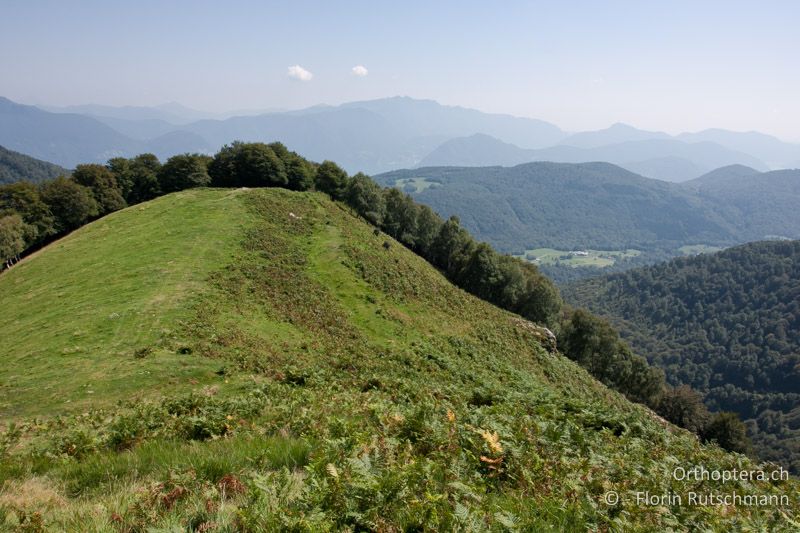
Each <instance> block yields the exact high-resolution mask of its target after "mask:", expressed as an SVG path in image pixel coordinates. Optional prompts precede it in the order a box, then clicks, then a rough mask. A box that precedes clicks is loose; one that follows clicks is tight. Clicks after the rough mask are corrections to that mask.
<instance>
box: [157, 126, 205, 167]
mask: <svg viewBox="0 0 800 533" xmlns="http://www.w3.org/2000/svg"><path fill="white" fill-rule="evenodd" d="M218 149H219V146H218V145H217V146H212V145H211V144H210V143H209V142H208V141H206V140H205V138H203V137H201V136H200V135H197V134H196V133H192V132H190V131H184V130H176V131H170V132H168V133H165V134H163V135H161V136H159V137H156V138H155V139H151V140H149V141H147V142H146V143H145V147H144V150H145V151H147V152H150V153H153V154H155V155H156V156H158V158H159V159H161V160H162V161H166V160H167V159H168V158H170V157H171V156H173V155H175V154H182V153H186V152H191V153H201V154H213V153H214V152H216V151H217V150H218Z"/></svg>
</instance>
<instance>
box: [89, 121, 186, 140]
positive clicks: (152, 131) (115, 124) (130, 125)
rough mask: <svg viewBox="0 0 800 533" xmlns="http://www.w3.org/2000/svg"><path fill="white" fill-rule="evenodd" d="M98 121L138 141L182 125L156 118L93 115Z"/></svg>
mask: <svg viewBox="0 0 800 533" xmlns="http://www.w3.org/2000/svg"><path fill="white" fill-rule="evenodd" d="M92 118H94V119H95V120H97V121H98V122H102V123H103V124H105V125H106V126H110V127H112V128H114V129H115V130H117V131H118V132H120V133H121V134H123V135H126V136H128V137H130V138H132V139H137V140H140V141H148V140H150V139H155V138H156V137H160V136H162V135H166V134H167V133H170V132H173V131H178V130H179V129H180V128H182V127H183V126H181V125H178V124H173V123H171V122H167V121H165V120H162V119H158V118H146V119H142V120H129V119H124V118H111V117H101V116H93V117H92Z"/></svg>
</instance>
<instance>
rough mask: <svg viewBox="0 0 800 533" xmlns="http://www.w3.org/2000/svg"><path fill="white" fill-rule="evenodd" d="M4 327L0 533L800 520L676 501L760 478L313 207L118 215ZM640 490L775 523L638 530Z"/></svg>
mask: <svg viewBox="0 0 800 533" xmlns="http://www.w3.org/2000/svg"><path fill="white" fill-rule="evenodd" d="M0 303H2V305H3V308H4V309H6V310H9V309H10V310H13V311H11V312H7V313H4V314H3V315H2V316H0V334H1V335H2V338H3V339H4V343H3V350H4V352H3V353H2V355H0V359H2V363H3V364H2V365H0V379H1V380H2V386H3V393H4V394H3V397H4V398H13V399H14V401H13V402H10V401H9V402H6V403H4V405H3V406H2V407H0V409H1V411H0V412H1V413H2V419H3V420H8V421H14V423H13V424H10V425H9V426H7V427H6V431H5V433H4V434H3V435H2V437H1V438H0V457H2V462H0V481H2V482H3V489H2V492H0V523H3V524H6V525H9V524H12V525H13V524H16V523H20V522H22V523H23V524H25V525H27V526H30V525H31V524H34V525H35V524H43V525H44V527H46V528H51V529H53V530H71V531H72V530H74V531H107V530H115V529H116V530H122V531H130V530H143V529H146V528H148V527H153V526H158V527H161V528H172V529H174V528H184V529H185V528H192V529H199V528H203V529H202V530H208V529H210V528H212V527H231V528H233V527H235V528H236V529H239V530H287V529H293V530H312V531H318V530H341V529H350V530H380V531H394V530H437V531H444V530H456V529H462V530H485V529H491V530H519V531H531V530H538V531H541V530H549V529H554V530H561V531H563V530H585V529H587V528H589V529H608V528H621V529H630V528H633V527H638V528H642V529H664V528H666V527H674V528H677V529H684V528H688V527H689V526H690V525H693V524H694V525H699V526H701V527H702V526H705V527H708V528H717V529H730V528H734V527H749V528H751V529H764V528H766V527H778V528H784V529H789V528H791V527H792V525H791V524H792V523H793V522H790V520H793V518H791V517H793V516H796V513H797V502H796V501H795V500H794V499H790V498H789V495H792V498H793V497H794V495H796V493H797V485H796V483H795V482H794V481H775V482H741V481H738V482H729V483H726V484H725V485H724V486H723V485H722V484H721V483H715V482H700V481H687V480H676V479H673V477H672V475H671V472H672V471H673V470H674V468H675V467H676V466H677V465H681V466H683V465H685V466H686V467H687V468H690V467H692V466H694V465H699V466H702V467H704V468H707V469H733V468H737V469H741V468H751V467H752V468H755V465H753V464H752V463H751V462H750V461H749V460H747V459H746V458H744V457H742V456H736V455H731V454H725V453H723V452H722V451H721V450H720V449H719V448H716V447H709V446H701V445H699V444H698V442H697V440H696V438H695V437H694V436H692V435H691V434H689V433H687V432H685V431H682V430H678V429H676V428H672V427H668V426H667V425H666V424H664V423H663V421H660V420H658V419H657V418H656V417H655V416H654V415H652V413H651V412H650V411H648V410H646V409H644V408H643V407H641V406H637V405H634V404H631V403H629V402H628V401H626V400H625V399H623V398H622V397H621V396H620V395H618V394H616V393H613V392H611V391H609V390H608V389H606V388H605V387H603V386H602V385H600V384H599V383H597V382H596V381H595V380H593V379H592V378H591V377H590V376H589V375H588V374H587V373H586V372H585V371H584V370H583V369H581V368H580V367H578V366H576V365H575V364H573V363H572V362H570V361H568V360H567V359H566V358H564V357H562V356H560V355H559V354H557V353H549V352H547V351H546V350H545V349H543V348H542V345H541V344H540V340H541V339H542V338H543V332H542V331H541V330H540V329H539V328H538V327H537V326H535V325H533V324H531V323H528V322H525V321H523V320H521V319H519V318H518V317H516V316H514V315H511V314H509V313H506V312H503V311H501V310H499V309H497V308H495V307H493V306H491V305H488V304H486V303H485V302H483V301H480V300H478V299H476V298H474V297H472V296H469V295H468V294H466V293H465V292H463V291H461V290H459V289H457V288H455V287H454V286H452V285H451V284H449V283H448V282H447V281H446V280H445V278H444V277H443V276H442V275H440V274H439V272H437V271H436V270H434V269H433V268H431V267H430V265H428V263H426V262H425V261H423V260H422V259H420V258H419V257H418V256H416V255H414V254H412V253H411V252H410V251H408V250H407V249H405V248H404V247H402V246H401V245H399V244H398V243H397V242H395V241H393V240H392V239H390V238H388V237H387V236H385V235H384V234H381V233H380V232H377V231H374V230H373V228H372V227H371V226H369V225H367V224H365V223H363V222H360V221H358V220H357V219H356V218H354V217H353V216H352V215H351V214H350V213H349V211H348V210H346V209H345V208H343V207H342V206H340V205H339V204H334V203H332V202H330V201H329V200H328V199H326V197H325V196H323V195H321V194H316V193H293V192H289V191H285V190H280V189H269V190H246V189H238V190H191V191H184V192H182V193H178V194H173V195H168V196H165V197H162V198H159V199H157V200H154V201H151V202H148V203H145V204H141V205H138V206H135V207H132V208H128V209H126V210H123V211H120V212H118V213H115V214H114V215H111V216H109V217H106V218H104V219H101V220H100V221H98V222H95V223H93V224H90V225H89V226H86V227H84V228H82V229H81V230H78V231H76V232H75V233H73V234H72V235H70V236H69V237H67V238H66V239H63V240H61V241H58V242H56V243H55V244H53V245H51V246H49V247H47V248H45V249H44V250H42V251H41V252H39V253H38V254H35V255H34V256H31V257H29V258H27V259H26V260H24V261H23V262H21V263H20V264H19V265H17V266H15V267H14V268H13V269H11V270H10V271H8V272H6V273H4V274H3V275H2V276H0ZM186 389H192V390H191V392H187V391H186ZM134 391H135V392H134ZM55 414H61V415H62V416H59V417H53V416H52V415H55ZM31 417H36V418H35V419H32V418H31ZM612 490H616V491H619V492H620V494H621V501H620V502H619V503H614V504H612V505H609V504H607V503H604V501H605V500H604V494H606V493H607V492H608V491H612ZM642 491H650V492H651V493H653V494H663V493H667V492H670V491H671V492H676V493H680V494H684V495H686V494H688V492H689V491H698V492H703V493H707V492H715V493H724V494H728V493H732V492H734V491H738V493H740V494H750V495H754V496H768V495H772V496H773V497H774V498H775V501H777V503H776V504H774V505H766V506H763V507H747V506H738V507H727V508H725V507H713V506H712V507H699V506H691V505H669V506H652V507H651V506H644V505H637V504H636V502H635V500H634V497H635V496H634V495H635V493H636V492H642ZM784 497H785V500H782V499H781V498H784ZM771 501H772V500H771Z"/></svg>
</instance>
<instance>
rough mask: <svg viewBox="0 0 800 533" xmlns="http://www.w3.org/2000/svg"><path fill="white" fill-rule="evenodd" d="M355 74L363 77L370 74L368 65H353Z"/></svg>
mask: <svg viewBox="0 0 800 533" xmlns="http://www.w3.org/2000/svg"><path fill="white" fill-rule="evenodd" d="M353 74H355V75H356V76H358V77H359V78H363V77H364V76H366V75H367V74H369V71H368V70H367V67H365V66H364V65H356V66H354V67H353Z"/></svg>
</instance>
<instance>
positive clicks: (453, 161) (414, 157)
mask: <svg viewBox="0 0 800 533" xmlns="http://www.w3.org/2000/svg"><path fill="white" fill-rule="evenodd" d="M14 106H16V107H14ZM0 107H3V108H5V109H6V110H5V111H3V112H4V113H6V114H8V113H9V111H8V108H10V107H14V109H16V112H15V113H16V114H15V118H14V120H15V121H16V122H14V123H15V124H16V126H15V127H16V129H12V128H11V127H10V124H11V120H6V121H5V123H4V124H3V125H2V126H0V129H3V130H4V131H5V132H6V133H8V135H9V136H6V137H2V132H0V142H5V144H6V145H7V146H9V147H11V148H13V149H18V150H19V151H22V152H23V153H28V154H31V155H34V156H37V157H41V158H43V159H47V160H51V161H54V162H57V163H60V164H63V165H66V166H70V165H74V164H76V163H78V162H85V161H98V160H104V159H107V158H108V157H112V156H114V155H131V154H132V153H135V152H139V151H142V150H148V151H153V152H155V153H156V154H157V155H159V156H160V157H162V158H164V157H168V156H170V155H173V154H175V153H179V152H187V151H203V152H206V151H212V152H213V151H215V150H217V149H218V148H219V147H220V146H221V145H222V144H225V143H229V142H231V141H233V140H236V139H241V140H245V141H264V142H271V141H276V140H280V141H281V142H283V143H285V144H286V145H287V146H288V147H289V148H290V149H292V150H295V151H298V152H300V153H302V154H303V155H305V156H307V157H309V158H311V159H327V158H331V159H335V160H336V161H339V162H340V163H341V164H342V165H343V166H344V167H345V169H347V170H348V171H349V172H351V173H352V172H357V171H364V172H368V173H378V172H384V171H387V170H392V169H399V168H409V167H415V166H429V165H457V166H464V165H475V166H486V165H503V166H513V165H515V164H519V163H523V162H529V161H555V162H566V163H582V162H591V161H606V162H610V163H613V164H616V165H619V166H622V167H624V168H627V169H629V170H631V171H634V172H636V173H639V174H642V175H646V176H648V177H652V178H657V179H662V180H665V181H675V182H679V181H686V180H689V179H693V178H696V177H698V176H700V175H702V174H704V173H706V172H709V171H711V170H713V169H715V168H718V167H722V166H727V165H732V164H740V165H747V166H750V167H752V168H755V169H756V170H759V171H766V170H768V169H769V168H770V166H769V165H767V164H765V163H764V162H763V161H762V160H761V159H759V157H757V156H754V155H753V154H752V153H751V152H748V151H747V150H745V148H748V149H749V148H753V149H754V150H755V149H757V151H758V152H759V153H762V154H765V156H769V158H770V161H790V160H792V158H793V157H794V156H795V155H796V152H795V151H793V150H795V149H796V146H795V145H790V144H788V143H782V142H781V141H778V140H777V139H775V138H772V137H769V136H764V135H761V134H737V133H734V132H725V131H722V130H708V131H706V132H700V133H698V134H691V135H694V137H691V136H689V134H684V135H683V136H681V137H680V138H674V137H670V136H669V135H667V134H665V133H663V132H649V131H644V130H639V129H636V128H634V127H631V126H628V125H625V124H615V125H613V126H611V127H609V128H607V129H604V130H600V131H593V132H582V133H576V134H573V135H569V136H568V135H567V134H566V133H565V132H563V131H562V130H561V129H559V128H558V127H557V126H554V125H553V124H550V123H548V122H544V121H541V120H535V119H528V118H519V117H513V116H510V115H501V114H492V113H482V112H480V111H476V110H473V109H466V108H463V107H456V106H445V105H441V104H438V103H437V102H435V101H433V100H417V99H413V98H408V97H394V98H383V99H378V100H369V101H361V102H350V103H346V104H342V105H338V106H328V105H319V106H313V107H309V108H306V109H301V110H296V111H289V112H269V113H260V114H255V115H253V114H250V113H253V111H241V113H243V114H242V115H239V116H227V115H225V114H222V115H221V116H220V115H217V116H215V115H213V114H211V113H206V112H202V111H197V110H193V109H189V108H186V107H184V106H181V105H180V104H177V103H170V104H164V105H161V106H155V107H141V106H123V107H112V106H99V105H85V106H72V107H68V108H60V109H58V111H59V113H46V112H45V111H42V110H38V109H37V108H34V107H31V106H18V105H16V104H13V103H12V102H10V101H8V100H4V104H3V106H0ZM22 109H25V110H26V111H25V113H22V112H21V111H20V110H22ZM34 110H36V111H38V114H37V113H35V112H34ZM65 111H80V113H82V114H80V115H78V114H76V113H66V112H65ZM76 117H80V118H79V119H78V118H76ZM198 118H199V120H198ZM704 136H705V137H713V138H714V139H717V138H718V139H719V141H720V142H714V141H711V140H702V139H703V138H704ZM694 140H700V141H702V142H688V141H694ZM745 141H746V142H745ZM723 142H724V143H725V144H724V145H723V144H722V143H723ZM159 143H162V144H159ZM737 143H738V144H737ZM734 144H736V146H741V147H742V149H738V148H736V147H732V146H733V145H734Z"/></svg>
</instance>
